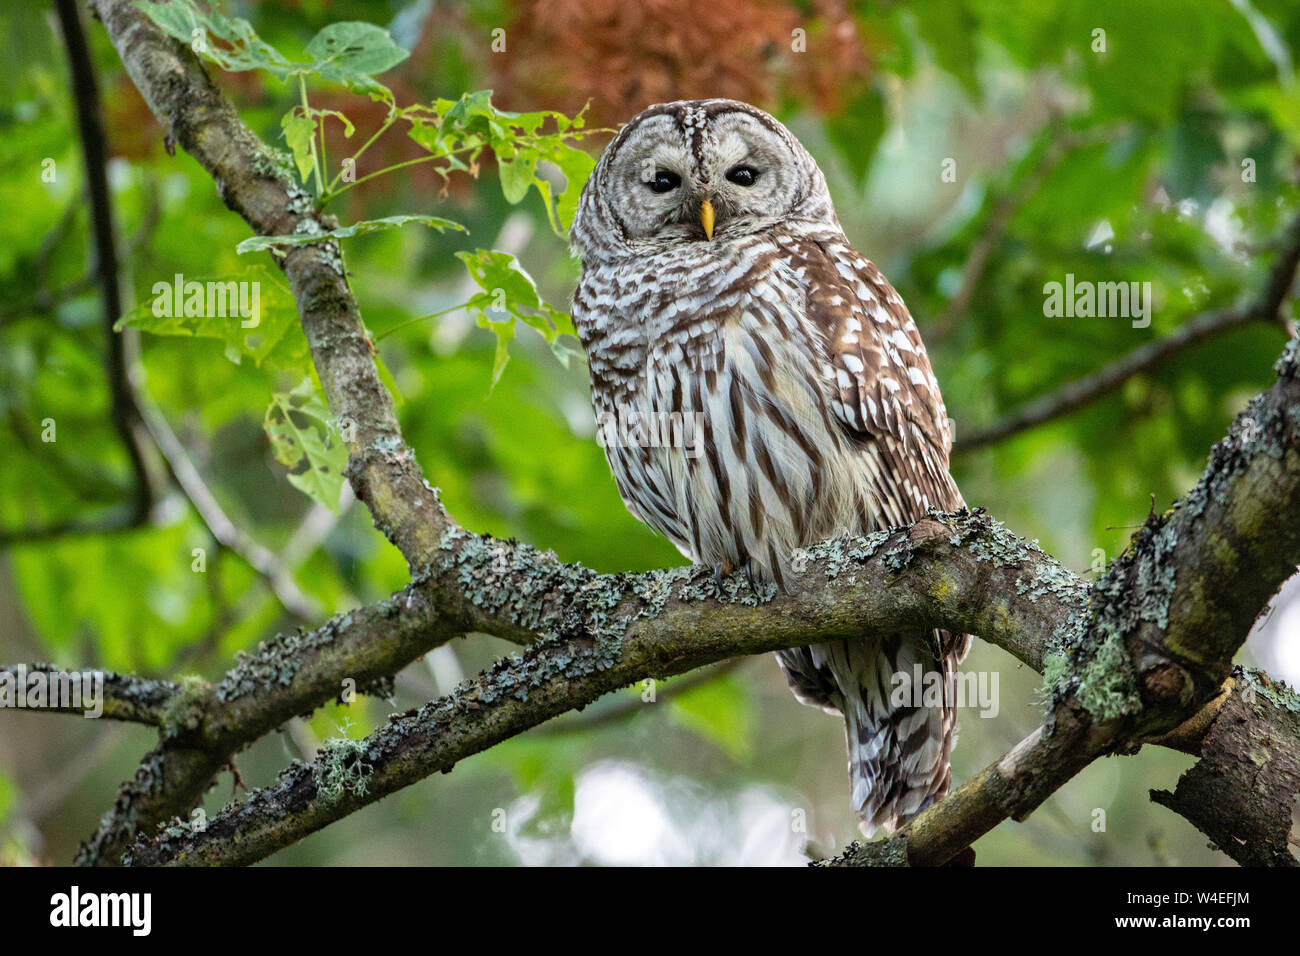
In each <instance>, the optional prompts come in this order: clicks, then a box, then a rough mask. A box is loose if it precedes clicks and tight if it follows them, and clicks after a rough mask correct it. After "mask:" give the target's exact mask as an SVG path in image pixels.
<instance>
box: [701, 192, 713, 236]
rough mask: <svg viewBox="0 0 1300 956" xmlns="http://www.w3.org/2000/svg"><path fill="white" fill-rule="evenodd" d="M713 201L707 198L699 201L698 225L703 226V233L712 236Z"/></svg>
mask: <svg viewBox="0 0 1300 956" xmlns="http://www.w3.org/2000/svg"><path fill="white" fill-rule="evenodd" d="M713 215H714V213H713V203H711V202H709V201H708V200H707V199H706V200H704V202H702V203H700V225H702V226H703V227H704V235H705V236H707V237H708V238H710V239H712V238H713Z"/></svg>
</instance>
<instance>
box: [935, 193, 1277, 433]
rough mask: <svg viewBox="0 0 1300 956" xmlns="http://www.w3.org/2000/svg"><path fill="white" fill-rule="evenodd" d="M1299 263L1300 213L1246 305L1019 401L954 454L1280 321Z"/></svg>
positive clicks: (1186, 325) (1065, 412)
mask: <svg viewBox="0 0 1300 956" xmlns="http://www.w3.org/2000/svg"><path fill="white" fill-rule="evenodd" d="M1298 265H1300V216H1298V217H1296V219H1295V220H1294V221H1293V222H1292V223H1291V224H1290V226H1289V227H1288V229H1287V231H1286V234H1285V239H1284V242H1283V245H1282V251H1281V253H1280V254H1279V256H1278V259H1277V261H1276V262H1275V263H1274V264H1273V268H1272V269H1271V270H1270V271H1269V277H1268V282H1267V283H1266V285H1265V287H1264V290H1263V291H1262V292H1261V294H1260V295H1259V296H1258V297H1257V298H1256V299H1255V300H1254V301H1253V302H1250V303H1248V304H1247V305H1245V306H1243V307H1241V308H1238V309H1231V310H1228V311H1224V312H1210V313H1207V314H1205V315H1202V316H1199V317H1197V318H1195V319H1192V320H1191V321H1189V322H1185V323H1183V324H1182V325H1181V326H1179V328H1178V331H1176V332H1174V333H1173V334H1172V335H1168V336H1166V337H1165V338H1162V339H1156V340H1155V341H1152V342H1148V343H1146V344H1145V345H1142V346H1140V347H1138V348H1136V349H1134V350H1133V351H1132V352H1130V353H1129V354H1128V355H1125V356H1124V357H1123V358H1120V359H1117V360H1116V361H1114V362H1112V363H1111V364H1110V365H1107V366H1106V367H1105V368H1102V369H1101V370H1100V371H1097V372H1094V373H1093V374H1091V375H1087V376H1085V377H1083V378H1081V379H1078V380H1076V381H1073V382H1070V383H1069V384H1067V385H1063V386H1061V388H1059V389H1057V390H1056V391H1054V392H1050V393H1048V394H1047V395H1044V396H1042V397H1040V398H1036V399H1034V400H1033V401H1030V402H1027V403H1025V404H1024V405H1021V406H1020V407H1019V408H1018V409H1016V410H1014V411H1012V412H1011V413H1010V414H1008V415H1007V416H1006V417H1004V418H1003V419H1002V420H1001V421H998V422H996V423H994V424H992V425H989V426H987V427H985V428H980V429H975V430H972V431H971V432H969V433H968V434H965V435H961V436H960V437H959V438H958V439H957V440H956V441H955V442H954V443H953V454H954V455H956V454H961V453H963V452H969V451H973V450H975V449H976V448H982V447H984V446H985V445H991V444H994V443H995V442H999V441H1002V440H1003V439H1006V438H1009V437H1011V436H1012V435H1016V434H1018V433H1020V432H1022V431H1026V430H1028V429H1030V428H1034V427H1035V426H1038V425H1042V424H1044V423H1046V422H1050V421H1052V420H1054V419H1057V418H1060V417H1062V416H1064V415H1068V414H1070V413H1071V412H1073V411H1077V410H1078V409H1080V408H1083V407H1084V406H1085V405H1089V404H1091V403H1092V402H1095V401H1096V400H1097V399H1099V398H1101V397H1103V396H1105V395H1108V394H1110V393H1111V392H1113V391H1115V390H1116V389H1117V388H1119V387H1120V386H1121V385H1123V384H1124V383H1125V382H1127V381H1128V380H1129V379H1130V378H1132V377H1133V376H1135V375H1139V374H1141V373H1143V372H1150V371H1153V370H1155V369H1157V368H1160V367H1161V366H1163V365H1165V364H1167V363H1168V362H1169V361H1171V360H1172V359H1173V358H1175V357H1176V356H1178V355H1181V354H1182V353H1183V352H1185V351H1187V350H1188V349H1190V348H1191V347H1192V346H1194V345H1198V344H1200V343H1201V342H1207V341H1210V340H1211V339H1215V338H1218V337H1219V336H1221V335H1225V334H1227V333H1228V332H1232V331H1234V330H1236V329H1240V328H1244V327H1245V326H1248V325H1254V324H1255V323H1273V322H1277V321H1278V319H1279V316H1280V313H1281V309H1282V304H1283V303H1284V302H1285V301H1286V299H1287V296H1288V295H1289V294H1290V289H1291V285H1292V284H1293V283H1294V281H1295V275H1296V268H1297V266H1298Z"/></svg>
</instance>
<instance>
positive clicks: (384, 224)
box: [235, 216, 466, 255]
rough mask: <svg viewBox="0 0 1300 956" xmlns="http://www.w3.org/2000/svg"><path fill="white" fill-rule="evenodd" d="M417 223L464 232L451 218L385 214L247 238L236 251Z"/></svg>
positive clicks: (318, 240)
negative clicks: (298, 231) (294, 232)
mask: <svg viewBox="0 0 1300 956" xmlns="http://www.w3.org/2000/svg"><path fill="white" fill-rule="evenodd" d="M411 223H417V224H419V225H421V226H428V227H429V228H430V229H436V230H438V231H439V232H446V231H447V230H448V229H454V230H458V231H460V232H465V231H466V230H465V227H464V226H462V225H461V224H460V223H458V222H456V221H455V220H452V219H443V218H441V217H439V216H385V217H384V218H382V219H365V220H362V221H361V222H354V223H353V224H352V225H350V226H340V227H339V228H337V229H331V230H330V231H329V232H319V233H303V234H301V235H293V236H253V237H252V238H251V239H245V240H244V241H243V242H241V243H240V244H239V245H238V246H236V247H235V251H236V252H238V253H239V254H240V255H243V254H244V253H246V252H258V251H260V250H262V249H272V250H274V248H275V247H276V246H304V245H306V244H307V243H309V242H324V241H325V240H326V239H348V238H351V237H352V236H364V235H366V234H367V233H371V232H381V231H383V230H385V229H397V228H399V227H401V226H406V225H410V224H411Z"/></svg>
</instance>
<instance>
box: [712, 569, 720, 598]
mask: <svg viewBox="0 0 1300 956" xmlns="http://www.w3.org/2000/svg"><path fill="white" fill-rule="evenodd" d="M713 583H714V585H715V586H716V587H717V589H718V593H719V594H721V593H722V565H720V564H715V565H714V566H713Z"/></svg>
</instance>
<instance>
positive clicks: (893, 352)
mask: <svg viewBox="0 0 1300 956" xmlns="http://www.w3.org/2000/svg"><path fill="white" fill-rule="evenodd" d="M796 259H797V261H796V263H795V265H796V266H797V267H798V266H801V267H802V268H803V276H804V281H805V283H806V288H807V305H806V308H807V310H808V318H809V319H810V320H811V321H812V323H813V324H814V326H815V327H816V328H818V329H819V330H820V331H821V332H822V334H823V336H824V337H825V343H826V354H827V356H828V359H829V361H830V364H831V367H830V368H829V369H828V370H827V372H828V377H831V378H833V379H834V382H835V389H836V391H837V393H838V394H837V396H836V398H837V400H836V401H833V402H832V411H833V413H834V415H835V418H836V419H837V420H838V421H839V423H840V425H842V426H843V427H844V429H845V430H846V431H847V432H848V433H849V434H850V435H852V436H853V437H854V438H855V439H857V440H858V441H859V442H861V444H862V446H863V450H864V452H865V453H866V457H867V467H868V470H869V471H870V472H871V475H872V487H873V489H874V491H875V493H876V494H875V497H876V501H875V502H874V504H875V505H876V508H877V511H878V512H879V513H880V514H881V515H882V516H884V517H885V518H886V519H887V523H891V524H894V523H904V522H908V521H914V520H916V519H917V518H920V517H921V516H922V515H924V514H925V511H926V509H927V508H941V509H945V510H951V509H955V508H960V507H961V506H962V504H963V502H962V499H961V493H960V492H959V491H958V490H957V485H956V483H955V482H954V481H953V480H952V477H951V476H950V475H949V474H948V455H949V452H950V451H951V449H952V432H951V427H950V425H949V422H948V414H947V411H946V410H945V409H944V405H943V397H942V395H941V394H940V392H939V383H938V382H937V381H936V380H935V377H934V372H933V370H932V369H931V368H930V359H929V356H927V355H926V353H925V346H924V345H923V344H922V342H921V335H920V333H919V332H918V331H917V328H916V323H915V322H914V321H913V320H912V316H911V315H910V314H909V313H908V311H907V307H906V306H905V305H904V304H903V300H902V298H901V297H900V296H899V294H898V293H897V292H896V291H894V287H893V286H891V285H890V284H889V281H888V280H887V279H886V278H885V277H884V276H883V275H882V274H881V272H880V270H879V269H877V268H876V266H875V264H874V263H872V262H871V261H869V260H868V259H866V258H865V257H864V256H862V255H860V254H859V253H858V252H856V251H855V250H854V249H853V248H852V247H851V246H849V245H848V243H847V242H813V241H807V240H806V241H805V242H803V243H801V244H800V248H799V249H798V251H797V252H796Z"/></svg>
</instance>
